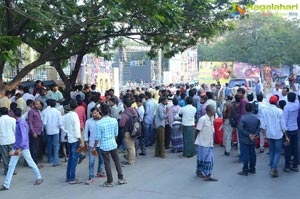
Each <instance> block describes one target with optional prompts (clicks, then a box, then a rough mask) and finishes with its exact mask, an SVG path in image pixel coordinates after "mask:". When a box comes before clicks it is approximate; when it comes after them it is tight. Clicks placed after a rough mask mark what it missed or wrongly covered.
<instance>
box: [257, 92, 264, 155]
mask: <svg viewBox="0 0 300 199" xmlns="http://www.w3.org/2000/svg"><path fill="white" fill-rule="evenodd" d="M256 99H257V101H258V112H257V117H258V119H259V120H260V122H261V120H262V119H263V118H262V110H263V109H264V108H265V107H266V106H267V105H266V104H265V103H264V102H263V99H264V96H263V94H261V93H260V94H258V95H257V96H256ZM265 138H266V136H265V135H264V134H263V132H262V131H260V132H259V152H260V153H263V152H264V148H265V147H264V145H265Z"/></svg>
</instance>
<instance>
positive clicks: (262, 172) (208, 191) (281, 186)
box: [0, 145, 300, 199]
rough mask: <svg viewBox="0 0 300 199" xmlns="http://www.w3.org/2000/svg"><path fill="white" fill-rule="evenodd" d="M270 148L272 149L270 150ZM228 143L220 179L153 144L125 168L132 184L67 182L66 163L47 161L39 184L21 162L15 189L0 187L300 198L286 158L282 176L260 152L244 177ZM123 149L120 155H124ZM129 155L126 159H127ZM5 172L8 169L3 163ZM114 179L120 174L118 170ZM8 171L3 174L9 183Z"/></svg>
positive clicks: (214, 198) (218, 154) (159, 196)
mask: <svg viewBox="0 0 300 199" xmlns="http://www.w3.org/2000/svg"><path fill="white" fill-rule="evenodd" d="M266 151H268V149H266ZM223 153H224V148H222V147H220V146H218V145H217V146H216V147H215V156H214V157H215V166H214V172H213V177H216V178H217V179H219V181H218V182H204V181H203V180H202V179H201V178H199V177H197V176H196V175H195V168H196V157H193V158H188V159H181V158H179V157H178V155H179V154H172V153H170V152H169V151H167V153H166V155H167V158H166V159H159V158H154V149H153V147H150V148H148V155H147V156H139V157H137V162H136V165H135V166H132V167H129V166H127V167H123V173H124V176H125V178H126V180H127V181H128V184H126V185H121V186H120V185H115V186H114V187H112V188H105V187H101V186H99V185H100V184H101V183H103V182H104V181H105V179H103V178H97V179H96V182H95V183H94V184H92V185H90V186H89V185H85V184H84V183H83V184H78V185H69V184H68V183H66V182H64V181H65V173H66V163H63V165H62V166H59V167H55V168H54V167H52V165H51V164H45V167H44V168H43V169H41V173H42V176H43V178H44V182H43V184H41V185H40V186H34V185H33V182H34V176H33V173H32V171H31V169H30V168H25V167H23V166H22V163H23V161H22V160H21V161H20V162H19V166H18V167H17V172H18V174H17V175H16V176H13V180H12V185H11V188H10V190H8V191H3V192H0V198H1V199H16V198H22V199H27V198H28V199H29V198H30V199H32V198H36V199H46V198H47V199H48V198H49V199H53V198H55V199H60V198H90V199H92V198H101V199H106V198H111V199H117V198H122V199H191V198H200V199H201V198H203V199H204V198H207V199H241V198H242V199H264V198H266V199H267V198H272V199H282V198H295V199H296V198H300V194H299V192H300V191H299V187H300V174H299V173H294V172H291V173H284V172H283V171H282V169H283V161H284V157H283V156H282V157H281V161H280V165H279V175H280V176H279V177H278V178H272V177H270V175H269V167H268V155H266V154H265V153H263V154H261V153H257V166H256V169H257V170H256V174H255V175H249V176H247V177H246V176H239V175H237V174H236V173H237V172H238V171H240V170H241V168H242V164H239V163H233V160H235V159H236V155H237V154H236V150H235V149H234V150H233V152H232V153H231V156H229V157H227V156H224V155H223ZM122 156H123V154H120V157H122ZM121 159H123V158H121ZM0 169H1V170H0V171H1V173H2V172H3V168H2V165H1V168H0ZM113 174H114V180H115V183H116V182H117V174H116V171H115V169H113ZM76 175H77V177H78V178H79V179H80V180H82V181H83V182H85V181H86V180H87V178H88V159H85V160H84V161H83V163H82V164H80V165H78V166H77V171H76ZM3 181H4V176H3V175H2V176H0V183H3Z"/></svg>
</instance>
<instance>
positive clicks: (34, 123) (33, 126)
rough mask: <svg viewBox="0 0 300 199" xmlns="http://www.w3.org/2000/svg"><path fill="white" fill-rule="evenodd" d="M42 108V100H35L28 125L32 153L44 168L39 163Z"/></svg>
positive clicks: (36, 161)
mask: <svg viewBox="0 0 300 199" xmlns="http://www.w3.org/2000/svg"><path fill="white" fill-rule="evenodd" d="M40 108H41V102H40V101H39V100H35V101H34V105H33V107H32V109H31V110H30V111H29V112H28V125H29V145H30V153H31V156H32V159H33V160H34V162H35V163H36V164H37V165H38V167H39V168H42V167H43V166H42V165H41V164H39V163H38V149H39V140H40V136H41V133H42V129H43V122H42V117H41V113H40Z"/></svg>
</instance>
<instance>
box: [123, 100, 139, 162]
mask: <svg viewBox="0 0 300 199" xmlns="http://www.w3.org/2000/svg"><path fill="white" fill-rule="evenodd" d="M123 103H124V108H125V110H124V112H123V113H122V115H121V119H120V124H119V126H120V128H124V132H125V133H124V141H125V145H126V148H127V155H125V156H124V157H125V159H126V160H127V161H125V162H122V163H123V165H134V163H135V155H136V153H135V138H136V137H137V136H132V133H133V132H132V130H133V129H132V128H133V127H132V123H133V121H132V120H133V119H136V118H137V119H138V113H137V111H136V110H135V109H134V108H132V107H131V105H132V103H131V101H130V99H125V100H124V102H123ZM130 128H131V129H130Z"/></svg>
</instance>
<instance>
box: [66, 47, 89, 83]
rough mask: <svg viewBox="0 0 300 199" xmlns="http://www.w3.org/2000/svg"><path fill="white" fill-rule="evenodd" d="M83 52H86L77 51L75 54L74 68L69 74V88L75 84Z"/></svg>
mask: <svg viewBox="0 0 300 199" xmlns="http://www.w3.org/2000/svg"><path fill="white" fill-rule="evenodd" d="M85 54H86V52H83V53H79V54H78V55H77V58H76V63H75V68H74V70H73V71H72V73H71V75H70V86H71V88H72V87H74V86H75V84H76V79H77V75H78V72H79V70H80V67H81V62H82V59H83V57H84V55H85Z"/></svg>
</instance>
